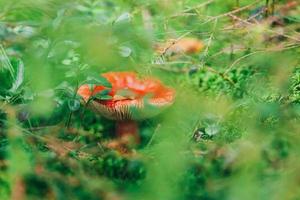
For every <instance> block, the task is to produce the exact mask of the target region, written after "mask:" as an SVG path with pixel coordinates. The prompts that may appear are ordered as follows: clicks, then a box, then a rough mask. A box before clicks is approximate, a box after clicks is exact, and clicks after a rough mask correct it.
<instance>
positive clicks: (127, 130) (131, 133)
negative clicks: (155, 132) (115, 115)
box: [116, 120, 140, 144]
mask: <svg viewBox="0 0 300 200" xmlns="http://www.w3.org/2000/svg"><path fill="white" fill-rule="evenodd" d="M138 130H139V128H138V123H137V122H136V121H132V120H126V121H117V123H116V135H117V136H118V137H119V138H123V139H127V138H128V139H130V138H132V139H134V141H135V142H136V143H137V144H138V143H139V141H140V137H139V131H138Z"/></svg>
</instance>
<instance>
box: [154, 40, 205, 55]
mask: <svg viewBox="0 0 300 200" xmlns="http://www.w3.org/2000/svg"><path fill="white" fill-rule="evenodd" d="M203 47H204V44H203V43H202V42H201V41H200V40H198V39H196V38H189V37H187V38H181V39H178V40H176V39H170V40H168V41H167V42H165V43H163V44H157V45H156V51H157V52H158V53H159V54H166V55H172V54H182V53H183V54H193V53H198V52H200V51H201V50H202V49H203Z"/></svg>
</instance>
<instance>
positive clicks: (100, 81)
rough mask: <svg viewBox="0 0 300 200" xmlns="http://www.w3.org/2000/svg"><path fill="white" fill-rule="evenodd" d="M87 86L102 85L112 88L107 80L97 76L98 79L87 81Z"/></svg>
mask: <svg viewBox="0 0 300 200" xmlns="http://www.w3.org/2000/svg"><path fill="white" fill-rule="evenodd" d="M84 83H85V84H92V85H98V86H99V85H102V86H104V87H107V88H111V87H112V85H111V83H110V82H108V80H107V79H106V78H104V77H103V76H97V77H94V76H93V77H91V76H90V77H88V78H87V80H86V81H85V82H84Z"/></svg>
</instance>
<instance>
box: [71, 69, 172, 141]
mask: <svg viewBox="0 0 300 200" xmlns="http://www.w3.org/2000/svg"><path fill="white" fill-rule="evenodd" d="M102 76H103V77H104V78H106V79H107V80H108V82H110V83H111V85H112V88H111V90H110V91H109V92H108V95H109V96H110V97H111V98H110V99H101V98H100V99H92V100H91V99H90V98H91V97H93V96H94V95H96V94H97V93H99V92H101V91H104V90H107V88H106V87H105V86H103V85H96V86H94V87H93V88H90V86H89V85H82V86H80V87H79V89H78V92H77V93H78V94H79V95H80V96H81V97H82V98H83V100H84V101H85V102H89V103H88V106H89V107H91V108H92V109H93V110H94V111H95V112H96V113H98V114H100V115H102V116H104V117H106V118H108V119H111V120H116V121H117V122H116V135H117V136H118V137H120V138H123V139H124V137H125V138H131V137H133V138H134V139H135V142H136V143H139V134H138V125H137V121H138V120H144V119H148V118H150V117H153V116H155V115H157V114H159V113H160V112H161V111H162V110H164V109H165V108H167V107H169V106H170V105H172V103H173V102H174V98H175V91H174V89H172V88H169V87H167V86H164V85H163V84H162V82H161V81H159V80H158V79H155V78H153V77H146V78H143V79H140V78H139V77H138V76H137V74H136V73H134V72H108V73H104V74H102ZM128 136H129V137H128Z"/></svg>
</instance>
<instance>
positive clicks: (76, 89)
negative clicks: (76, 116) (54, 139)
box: [65, 81, 79, 128]
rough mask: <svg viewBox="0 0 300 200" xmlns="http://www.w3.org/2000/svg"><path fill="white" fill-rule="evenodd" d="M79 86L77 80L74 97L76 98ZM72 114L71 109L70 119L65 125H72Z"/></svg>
mask: <svg viewBox="0 0 300 200" xmlns="http://www.w3.org/2000/svg"><path fill="white" fill-rule="evenodd" d="M78 88H79V82H78V81H76V87H75V91H74V94H73V99H75V98H76V95H77V91H78ZM72 115H73V111H70V113H69V116H68V120H67V122H66V125H65V126H66V127H67V128H69V127H70V124H71V119H72Z"/></svg>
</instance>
